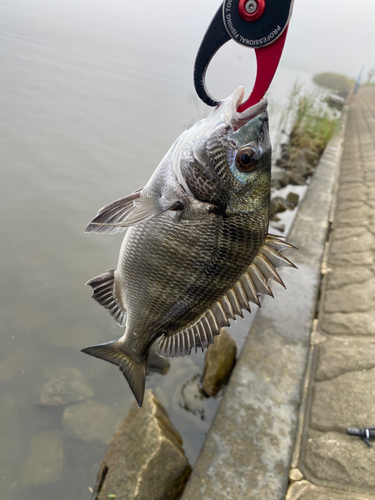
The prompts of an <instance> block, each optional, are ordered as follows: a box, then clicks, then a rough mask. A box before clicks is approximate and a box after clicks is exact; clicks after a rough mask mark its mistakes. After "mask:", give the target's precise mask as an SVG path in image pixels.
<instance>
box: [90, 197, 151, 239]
mask: <svg viewBox="0 0 375 500" xmlns="http://www.w3.org/2000/svg"><path fill="white" fill-rule="evenodd" d="M140 191H141V190H139V189H138V190H137V191H135V192H134V193H132V194H129V195H128V196H125V197H124V198H120V199H119V200H116V201H114V202H112V203H109V204H108V205H106V206H105V207H103V208H101V209H100V210H99V212H98V213H97V215H96V217H94V219H92V221H91V222H90V223H89V224H88V225H87V227H86V229H85V233H97V234H116V233H121V232H122V231H125V229H126V226H122V225H118V224H119V223H121V222H123V221H124V220H126V218H127V217H128V215H129V214H130V213H131V212H132V211H133V210H134V204H133V202H134V200H137V199H138V198H139V197H140V196H141V192H140Z"/></svg>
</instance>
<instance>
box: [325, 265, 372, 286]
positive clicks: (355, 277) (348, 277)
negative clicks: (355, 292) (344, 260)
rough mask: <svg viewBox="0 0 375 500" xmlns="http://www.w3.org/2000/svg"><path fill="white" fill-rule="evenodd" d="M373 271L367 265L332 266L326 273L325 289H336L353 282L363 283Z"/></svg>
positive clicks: (369, 278)
mask: <svg viewBox="0 0 375 500" xmlns="http://www.w3.org/2000/svg"><path fill="white" fill-rule="evenodd" d="M373 276H374V275H373V273H372V272H371V271H370V269H369V268H367V267H346V268H345V267H341V268H333V269H332V271H331V272H329V273H328V274H327V275H326V283H325V288H326V290H336V289H337V288H342V287H345V286H348V285H351V284H353V283H364V282H365V281H368V280H371V279H372V278H373Z"/></svg>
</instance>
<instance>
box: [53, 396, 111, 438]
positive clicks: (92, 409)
mask: <svg viewBox="0 0 375 500" xmlns="http://www.w3.org/2000/svg"><path fill="white" fill-rule="evenodd" d="M119 424H120V418H119V417H118V415H117V414H116V413H115V412H114V411H113V410H112V409H111V408H110V407H109V406H107V405H104V404H102V403H97V402H95V401H83V402H82V403H77V404H75V405H72V406H68V407H67V408H66V409H65V411H64V414H63V417H62V425H63V427H64V431H65V435H66V436H73V437H76V438H80V439H83V440H84V441H99V442H100V443H109V442H110V441H111V438H112V436H113V434H114V432H116V430H117V428H118V426H119Z"/></svg>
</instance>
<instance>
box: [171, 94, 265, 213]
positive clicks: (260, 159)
mask: <svg viewBox="0 0 375 500" xmlns="http://www.w3.org/2000/svg"><path fill="white" fill-rule="evenodd" d="M243 95H244V89H243V87H239V88H238V89H237V90H236V91H235V92H234V93H233V94H232V95H231V96H230V97H228V98H227V99H225V100H223V101H222V102H220V103H219V104H218V105H217V106H216V107H215V108H214V110H213V111H212V112H211V114H210V115H209V116H208V117H207V118H206V119H204V120H201V121H200V122H198V123H197V124H196V125H194V126H193V127H192V128H191V129H190V130H188V131H186V132H185V133H184V134H182V136H180V139H179V140H178V142H177V144H176V149H175V154H174V158H173V159H174V161H173V169H174V172H175V174H176V177H177V179H178V181H179V183H180V185H181V186H182V187H183V188H184V189H185V191H186V192H187V193H188V194H190V195H192V196H194V198H196V199H198V200H200V201H205V202H209V203H213V204H215V205H219V206H221V207H224V208H228V207H229V208H231V209H233V210H244V211H255V210H258V209H260V208H261V207H263V206H264V205H266V204H269V197H270V182H271V145H270V139H269V130H268V114H267V111H266V108H267V101H266V100H265V99H263V100H262V101H261V102H259V103H257V104H256V105H254V106H252V107H250V108H248V109H247V110H245V111H243V112H242V113H239V112H238V110H237V109H238V106H239V105H240V104H241V102H242V99H243Z"/></svg>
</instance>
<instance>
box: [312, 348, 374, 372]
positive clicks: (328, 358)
mask: <svg viewBox="0 0 375 500" xmlns="http://www.w3.org/2000/svg"><path fill="white" fill-rule="evenodd" d="M374 367H375V342H361V341H358V340H335V339H327V340H326V341H325V342H323V343H322V344H319V347H318V363H317V367H316V372H315V380H328V379H331V378H334V377H337V376H339V375H342V374H343V373H346V372H351V371H360V370H370V369H371V368H374Z"/></svg>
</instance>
